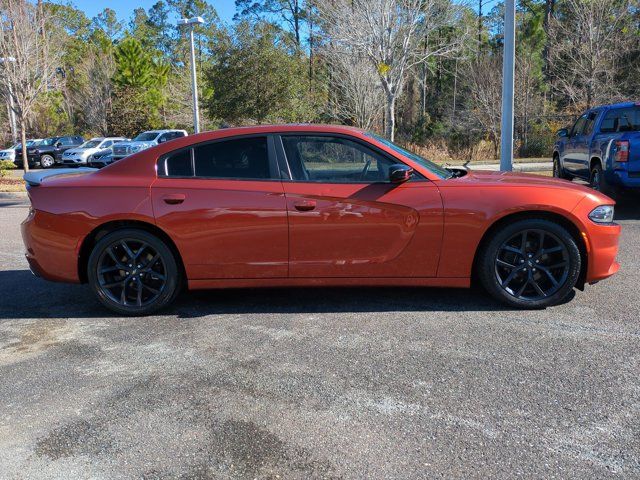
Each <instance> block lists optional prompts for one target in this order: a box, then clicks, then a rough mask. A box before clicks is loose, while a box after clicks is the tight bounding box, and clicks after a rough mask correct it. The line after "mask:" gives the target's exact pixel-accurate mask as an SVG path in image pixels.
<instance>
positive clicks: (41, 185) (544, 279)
mask: <svg viewBox="0 0 640 480" xmlns="http://www.w3.org/2000/svg"><path fill="white" fill-rule="evenodd" d="M74 172H76V173H77V175H69V173H74ZM59 174H64V175H60V176H59ZM25 179H26V180H27V183H28V187H27V188H28V189H29V198H30V200H31V203H32V209H31V210H30V213H29V216H28V217H27V219H26V220H25V221H24V222H23V224H22V236H23V239H24V243H25V246H26V251H27V254H26V255H27V260H28V261H29V264H30V266H31V268H32V270H33V271H34V273H36V275H40V276H42V277H44V278H46V279H49V280H55V281H63V282H72V283H82V282H88V283H89V284H90V286H91V288H92V290H93V292H94V293H95V294H96V296H97V298H98V299H99V300H100V301H101V302H102V303H103V304H104V305H106V306H107V307H108V308H110V309H112V310H113V311H115V312H118V313H119V314H127V315H140V314H148V313H150V312H153V311H155V310H157V309H160V308H162V307H165V306H167V305H168V304H170V303H171V302H172V301H173V300H174V299H175V298H176V296H177V295H178V293H179V291H180V288H181V286H182V285H185V286H187V287H188V288H190V289H206V288H220V287H225V288H226V287H275V286H280V287H282V286H288V287H294V286H297V287H312V286H354V285H379V286H423V287H424V286H440V287H468V286H469V285H470V283H471V279H472V278H477V279H478V280H479V281H480V282H481V283H482V284H483V285H484V287H485V288H486V289H487V290H488V292H489V293H490V294H492V295H493V296H495V297H496V298H497V299H499V300H501V301H503V302H505V303H506V304H508V305H510V306H512V307H519V308H542V307H546V306H549V305H554V304H557V303H559V302H562V301H564V300H565V299H566V298H567V297H568V296H569V295H570V294H571V292H572V291H573V289H574V287H577V288H583V287H584V285H585V283H594V282H597V281H600V280H603V279H605V278H607V277H609V276H611V275H613V274H614V273H615V272H617V271H618V268H619V265H618V263H617V262H616V260H615V257H616V254H617V250H618V238H619V236H620V226H619V225H617V224H615V223H614V222H613V215H614V206H613V201H612V200H611V199H610V198H608V197H607V196H605V195H602V194H600V193H598V192H594V191H593V190H591V189H589V188H587V187H585V186H582V185H578V184H575V183H569V182H565V181H563V180H558V179H553V178H546V177H542V176H537V175H526V174H515V173H502V172H481V171H467V170H465V169H461V168H451V169H445V168H442V167H439V166H437V165H435V164H433V163H431V162H429V161H428V160H425V159H424V158H422V157H420V156H418V155H416V154H414V153H411V152H409V151H407V150H404V149H402V148H400V147H399V146H397V145H395V144H393V143H391V142H389V141H388V140H386V139H383V138H381V137H378V136H376V135H374V134H369V133H366V132H363V131H361V130H357V129H354V128H348V127H338V126H318V125H315V126H312V125H286V126H262V127H249V128H229V129H224V130H218V131H215V132H207V133H203V134H200V135H197V136H192V137H186V138H180V139H177V140H174V141H172V142H169V143H164V144H161V145H158V146H156V147H153V148H151V149H148V150H145V151H143V152H140V153H138V154H136V155H133V156H131V157H128V158H126V159H124V160H121V161H119V162H116V163H114V164H113V165H111V166H110V167H109V168H108V169H103V170H95V169H63V170H62V171H49V172H31V173H29V174H27V175H25ZM60 187H64V188H60ZM89 191H90V192H91V194H90V195H87V192H89Z"/></svg>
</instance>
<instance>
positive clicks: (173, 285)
mask: <svg viewBox="0 0 640 480" xmlns="http://www.w3.org/2000/svg"><path fill="white" fill-rule="evenodd" d="M87 276H88V279H89V284H90V285H91V288H92V289H93V291H94V293H95V294H96V296H97V297H98V299H99V300H100V302H102V304H103V305H105V306H106V307H107V308H109V309H111V310H113V311H114V312H116V313H118V314H121V315H147V314H149V313H152V312H154V311H157V310H159V309H161V308H163V307H165V306H167V305H169V304H170V303H171V302H172V301H173V300H174V299H175V297H176V296H177V294H178V293H179V289H180V284H181V278H180V269H179V268H178V264H177V262H176V259H175V257H174V255H173V253H172V251H171V249H170V248H169V247H168V246H167V245H166V244H165V242H163V241H162V240H161V239H159V238H158V237H156V236H155V235H152V234H151V233H149V232H146V231H144V230H138V229H123V230H116V231H114V232H111V233H109V234H107V235H105V236H104V237H103V238H102V239H100V241H98V243H97V244H96V245H95V247H94V248H93V251H92V252H91V255H90V257H89V262H88V268H87Z"/></svg>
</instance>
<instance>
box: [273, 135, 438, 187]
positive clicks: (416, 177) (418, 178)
mask: <svg viewBox="0 0 640 480" xmlns="http://www.w3.org/2000/svg"><path fill="white" fill-rule="evenodd" d="M276 136H277V137H278V141H277V142H276V145H279V148H278V149H277V151H278V164H279V165H286V169H285V170H284V171H285V172H288V174H289V178H283V179H282V181H283V182H295V183H315V184H318V183H326V184H330V185H354V184H359V185H375V184H387V183H391V182H390V181H388V180H387V181H380V182H370V181H366V180H363V181H353V182H326V181H323V182H319V181H316V180H294V179H293V175H292V173H291V165H289V159H288V158H287V154H286V152H285V150H284V144H283V142H282V137H301V136H310V137H334V138H343V139H346V140H350V141H352V142H355V143H358V144H359V145H360V146H362V147H365V148H368V149H369V150H371V151H372V152H374V153H376V154H379V155H380V156H382V157H383V158H386V159H387V160H389V161H391V162H393V163H392V164H398V165H406V166H407V167H411V165H408V164H407V163H406V162H404V161H402V160H400V159H399V158H397V157H395V156H393V155H391V154H389V153H387V152H385V151H384V150H382V149H381V148H378V147H377V146H376V145H372V144H370V143H368V142H366V141H364V140H362V139H360V138H358V137H354V136H351V135H348V134H344V133H329V132H313V131H298V132H281V133H278V134H276ZM411 168H413V167H411ZM409 181H410V182H413V181H415V182H425V181H426V182H430V181H431V180H429V179H428V178H427V177H425V176H424V175H422V174H421V173H420V172H418V171H416V170H415V169H414V174H413V177H412V178H411V179H410V180H409Z"/></svg>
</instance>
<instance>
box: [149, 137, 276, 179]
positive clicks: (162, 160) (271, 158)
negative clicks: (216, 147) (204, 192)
mask: <svg viewBox="0 0 640 480" xmlns="http://www.w3.org/2000/svg"><path fill="white" fill-rule="evenodd" d="M181 138H184V137H181ZM248 138H266V140H267V158H268V162H269V175H271V178H243V177H205V176H198V175H196V161H195V150H194V149H195V148H197V147H199V146H202V145H209V144H212V143H220V142H225V141H232V140H243V139H248ZM274 143H275V142H274V138H273V135H272V134H255V133H254V134H248V135H236V136H232V137H224V138H216V139H214V140H206V141H204V142H199V143H194V144H191V145H188V146H186V147H182V148H177V149H175V150H172V151H170V152H167V153H165V154H163V155H161V156H160V157H159V158H158V160H157V161H156V176H157V177H158V178H181V179H194V180H218V181H220V180H222V181H226V180H230V181H239V182H242V181H244V182H281V181H282V178H281V177H280V171H279V170H278V166H277V160H276V148H275V145H274ZM187 149H188V150H190V156H191V171H192V172H193V175H191V176H184V175H168V174H167V159H168V158H169V157H170V156H172V155H174V154H176V153H180V152H182V151H184V150H187ZM161 172H164V173H161Z"/></svg>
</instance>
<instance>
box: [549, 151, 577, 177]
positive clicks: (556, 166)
mask: <svg viewBox="0 0 640 480" xmlns="http://www.w3.org/2000/svg"><path fill="white" fill-rule="evenodd" d="M553 176H554V177H556V178H562V179H564V180H571V179H572V178H573V177H572V176H571V175H569V174H568V173H566V172H565V171H564V169H563V168H562V165H560V157H558V155H554V156H553Z"/></svg>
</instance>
